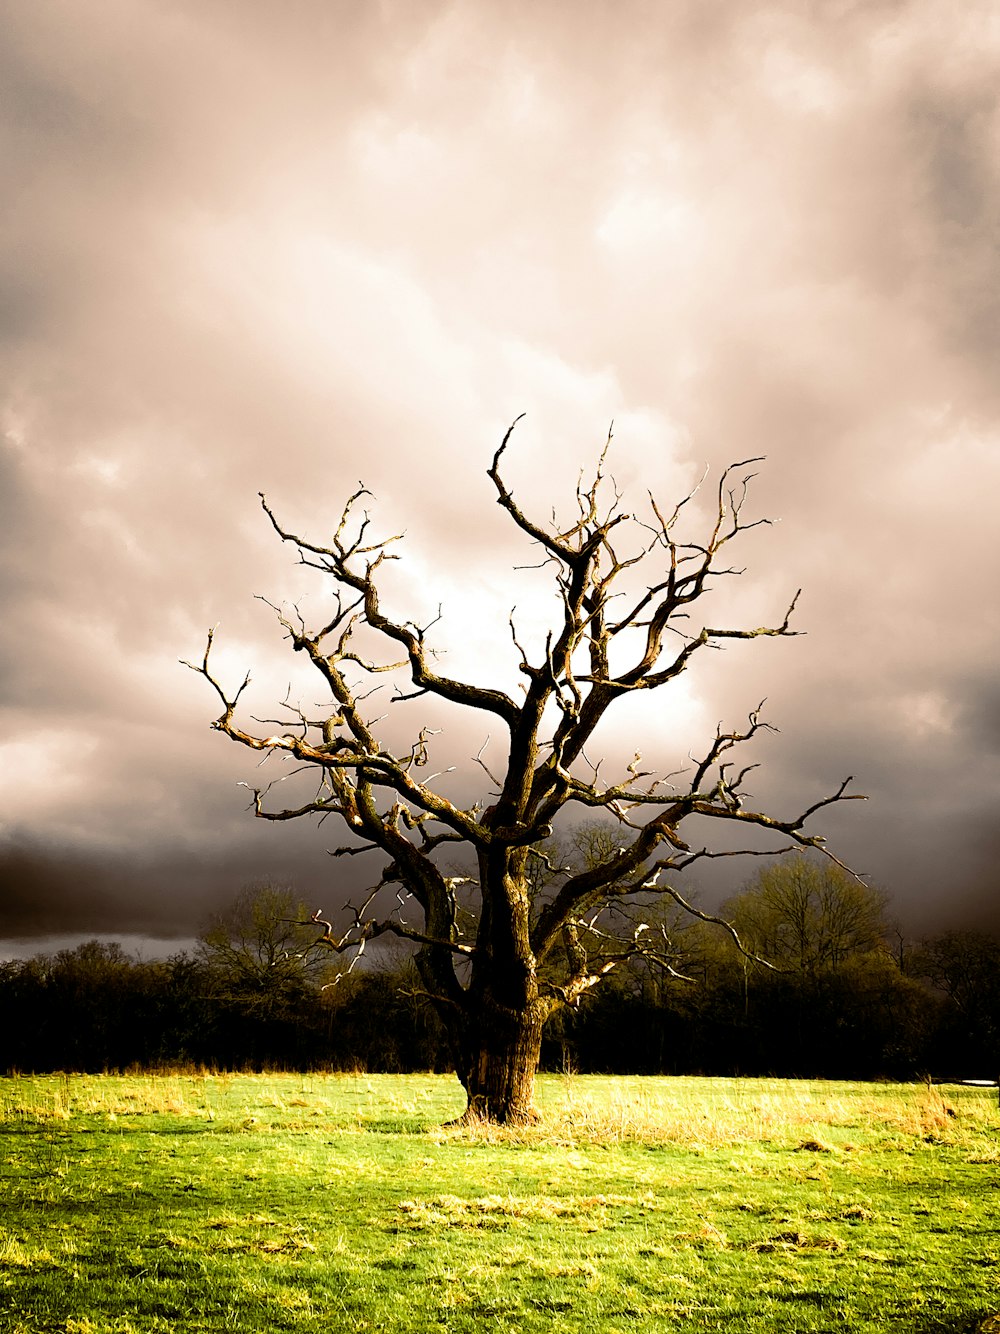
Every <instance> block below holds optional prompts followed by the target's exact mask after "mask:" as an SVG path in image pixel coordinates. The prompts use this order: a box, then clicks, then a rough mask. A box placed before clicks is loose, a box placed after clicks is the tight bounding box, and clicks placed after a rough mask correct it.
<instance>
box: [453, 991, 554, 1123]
mask: <svg viewBox="0 0 1000 1334" xmlns="http://www.w3.org/2000/svg"><path fill="white" fill-rule="evenodd" d="M548 1009H549V1007H548V1006H547V1005H546V1004H545V1003H544V1002H542V1001H540V1000H535V1001H532V1002H529V1003H528V1005H526V1006H525V1007H524V1008H523V1009H517V1010H512V1009H509V1008H507V1007H504V1006H500V1005H497V1004H496V1003H495V1002H493V1003H491V1002H490V1001H489V1000H487V999H485V998H484V999H483V1000H482V1001H481V1003H480V1004H479V1005H478V1006H477V1007H476V1011H477V1012H476V1013H474V1014H471V1015H470V1016H469V1018H468V1021H467V1023H466V1025H465V1032H464V1033H463V1041H462V1043H461V1047H460V1053H459V1061H458V1077H459V1079H460V1080H461V1082H462V1086H463V1088H464V1089H465V1092H466V1094H467V1096H468V1100H469V1101H468V1106H467V1107H466V1110H465V1112H464V1114H463V1115H462V1116H461V1117H460V1118H459V1122H458V1124H472V1123H474V1122H477V1121H492V1122H494V1123H495V1124H497V1125H531V1124H533V1123H534V1122H535V1121H537V1120H538V1113H537V1112H536V1111H535V1105H534V1099H535V1071H536V1070H537V1069H538V1060H539V1056H540V1054H541V1047H542V1028H543V1027H544V1024H545V1020H546V1017H547V1015H548Z"/></svg>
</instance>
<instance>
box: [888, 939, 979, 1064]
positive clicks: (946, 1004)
mask: <svg viewBox="0 0 1000 1334" xmlns="http://www.w3.org/2000/svg"><path fill="white" fill-rule="evenodd" d="M910 967H911V968H912V970H913V972H914V973H915V974H916V975H917V976H919V977H923V978H925V979H926V980H927V981H928V982H929V983H930V984H931V986H932V987H933V988H934V989H935V991H936V992H937V993H938V995H939V996H941V997H942V999H943V1014H942V1016H941V1024H940V1029H939V1045H938V1050H937V1051H936V1053H935V1066H936V1068H937V1069H938V1070H941V1069H945V1070H949V1071H952V1072H960V1073H965V1074H966V1075H969V1076H970V1077H971V1076H972V1075H981V1076H984V1077H989V1078H995V1077H996V1075H997V1074H998V1072H1000V940H997V938H996V937H995V936H991V935H989V934H988V933H987V932H985V931H945V932H942V933H941V934H940V935H937V936H932V937H930V938H929V939H927V940H925V941H923V942H922V944H921V946H920V948H919V949H918V950H917V951H916V952H915V954H914V956H913V958H912V959H911V960H910Z"/></svg>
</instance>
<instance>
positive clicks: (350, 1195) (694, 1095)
mask: <svg viewBox="0 0 1000 1334" xmlns="http://www.w3.org/2000/svg"><path fill="white" fill-rule="evenodd" d="M539 1105H540V1107H541V1108H542V1111H543V1121H542V1124H541V1125H539V1126H538V1127H534V1128H532V1129H530V1130H521V1131H517V1132H513V1131H499V1130H495V1129H493V1130H490V1129H484V1130H482V1131H481V1132H478V1133H475V1132H471V1131H468V1130H462V1131H459V1130H451V1129H442V1128H441V1123H442V1122H443V1121H445V1120H447V1119H448V1118H449V1117H451V1116H454V1115H456V1114H457V1113H458V1112H459V1111H460V1110H461V1107H462V1099H461V1097H460V1096H459V1089H458V1086H457V1084H456V1083H455V1081H454V1080H453V1079H450V1078H445V1077H431V1076H410V1077H395V1076H370V1077H369V1076H363V1075H361V1076H348V1075H330V1076H317V1075H308V1076H303V1075H266V1076H263V1075H262V1076H242V1075H240V1076H226V1075H192V1076H183V1075H160V1076H152V1075H136V1076H131V1077H112V1076H102V1077H91V1076H76V1075H74V1076H52V1077H45V1078H42V1077H39V1078H13V1079H5V1080H0V1331H3V1334H37V1332H40V1331H56V1330H58V1331H65V1334H112V1332H113V1334H132V1332H133V1331H134V1332H136V1334H138V1332H139V1331H143V1332H145V1331H168V1330H170V1331H174V1330H183V1331H187V1330H198V1331H220V1332H221V1331H227V1334H234V1332H235V1334H244V1332H245V1331H268V1332H270V1331H285V1330H287V1331H295V1332H296V1334H306V1332H307V1331H309V1332H310V1334H311V1332H313V1331H315V1332H316V1334H319V1331H323V1334H331V1332H333V1331H341V1330H371V1331H383V1330H384V1331H388V1332H389V1334H397V1332H398V1334H401V1332H402V1331H427V1330H430V1331H439V1330H440V1331H445V1330H448V1331H456V1332H457V1331H470V1332H471V1331H477V1334H478V1331H482V1330H487V1331H488V1330H511V1331H522V1330H523V1331H546V1334H552V1332H558V1331H568V1330H588V1331H594V1334H597V1332H598V1331H599V1332H600V1334H613V1332H614V1331H620V1332H621V1334H625V1331H638V1330H643V1331H653V1330H671V1331H679V1332H680V1331H695V1330H726V1331H759V1332H761V1334H763V1331H768V1332H770V1331H788V1332H789V1334H791V1332H793V1331H794V1334H805V1332H806V1331H831V1332H832V1331H837V1334H844V1332H845V1331H852V1330H880V1331H890V1330H891V1331H894V1332H899V1331H920V1332H921V1334H925V1332H926V1334H930V1332H931V1331H938V1332H940V1334H944V1332H945V1331H947V1332H949V1334H956V1332H958V1331H971V1330H974V1329H976V1328H977V1327H978V1326H979V1325H980V1323H981V1322H983V1321H984V1320H987V1318H988V1317H989V1316H990V1315H991V1314H992V1313H995V1312H998V1311H1000V1141H998V1136H997V1131H998V1128H1000V1114H998V1111H997V1107H996V1094H995V1093H994V1092H990V1091H983V1092H980V1091H977V1090H973V1089H951V1088H949V1089H947V1090H938V1089H936V1088H926V1087H923V1086H919V1085H918V1086H905V1087H904V1086H898V1085H870V1084H845V1083H823V1082H791V1081H779V1080H750V1079H747V1080H722V1079H638V1078H636V1079H600V1078H590V1077H581V1076H571V1077H568V1078H561V1077H557V1076H550V1077H546V1078H542V1079H541V1080H540V1081H539ZM987 1328H989V1324H987ZM996 1328H998V1329H1000V1323H998V1324H997V1326H996Z"/></svg>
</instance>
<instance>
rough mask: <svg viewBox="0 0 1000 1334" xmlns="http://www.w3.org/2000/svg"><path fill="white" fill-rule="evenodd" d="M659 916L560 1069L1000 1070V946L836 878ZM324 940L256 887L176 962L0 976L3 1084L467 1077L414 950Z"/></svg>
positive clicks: (799, 874) (578, 1010) (120, 957)
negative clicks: (918, 936) (413, 1074)
mask: <svg viewBox="0 0 1000 1334" xmlns="http://www.w3.org/2000/svg"><path fill="white" fill-rule="evenodd" d="M595 836H596V835H595V834H594V831H589V833H588V834H587V837H590V838H593V837H595ZM645 909H646V911H645V912H644V913H643V914H642V916H643V918H644V920H642V921H641V922H635V923H633V931H635V930H636V928H638V931H639V935H640V937H641V938H643V939H646V940H648V941H650V942H651V946H650V947H649V948H647V949H645V950H644V951H643V952H636V953H634V954H633V955H632V956H631V957H630V958H628V959H626V960H624V961H623V962H622V963H621V965H620V966H619V967H618V968H616V970H615V972H614V974H613V975H612V976H611V977H609V978H608V979H607V981H606V983H605V985H604V986H602V987H601V988H598V989H595V990H594V991H592V992H590V993H588V994H586V995H583V996H581V997H580V998H579V1000H578V1003H576V1004H575V1005H568V1006H564V1007H562V1008H560V1009H559V1010H558V1011H556V1012H555V1013H554V1015H553V1016H552V1017H551V1018H550V1020H549V1022H548V1024H547V1025H546V1027H545V1030H544V1034H543V1039H542V1048H541V1062H542V1068H545V1069H550V1070H564V1071H580V1072H608V1073H623V1074H624V1073H640V1074H698V1073H701V1074H718V1075H767V1074H773V1075H784V1076H803V1077H829V1078H880V1077H886V1078H904V1079H905V1078H914V1077H920V1076H923V1075H928V1074H931V1075H934V1076H937V1077H942V1078H945V1077H966V1078H992V1077H994V1076H995V1075H996V1074H997V1072H998V1069H1000V940H998V939H997V938H995V937H994V936H992V935H989V934H986V933H983V932H973V931H947V932H944V933H941V934H938V935H936V936H934V937H932V938H929V939H927V940H924V941H922V942H919V943H911V942H907V941H906V940H904V938H903V937H902V935H901V934H900V933H899V932H898V931H896V930H894V929H893V927H892V924H891V921H890V917H889V912H888V903H887V900H886V896H885V895H884V894H882V893H881V892H879V891H878V890H875V889H872V888H870V887H867V886H865V885H862V884H860V883H859V882H857V881H856V880H854V879H853V878H852V877H850V876H849V875H847V874H846V873H845V872H843V871H841V869H840V868H839V867H838V866H837V865H835V864H833V863H829V862H827V863H825V864H824V863H820V862H817V861H815V860H813V859H811V858H810V857H808V856H798V857H795V858H793V859H791V860H789V861H784V862H779V863H776V864H774V865H772V866H768V867H766V868H765V869H763V870H762V871H761V872H760V873H759V874H758V875H757V876H755V877H754V879H753V880H751V881H750V882H749V884H747V885H746V886H745V887H744V888H743V889H742V890H741V891H740V892H739V893H737V894H736V895H734V896H733V897H732V898H731V899H730V900H729V901H728V902H727V903H726V904H724V905H723V909H722V911H721V913H720V914H719V917H720V918H721V919H722V920H723V921H724V922H725V923H726V924H727V925H725V926H720V925H719V924H718V922H717V921H716V920H703V919H701V918H699V917H697V916H695V917H692V916H691V915H690V914H689V913H680V912H678V913H677V915H676V916H673V917H671V916H669V915H668V914H666V913H665V912H664V911H663V908H662V905H659V904H657V903H656V902H650V903H649V904H647V905H645ZM711 916H712V915H710V914H705V918H709V917H711ZM314 919H315V914H313V913H311V912H310V911H309V909H308V907H307V905H305V904H304V903H302V902H300V901H298V900H297V898H296V896H295V895H294V894H293V893H292V892H291V891H290V890H287V889H282V888H275V887H267V886H265V887H256V888H253V889H248V890H246V891H245V892H244V893H243V894H241V895H240V896H239V898H238V899H237V900H236V901H235V902H234V903H233V904H232V906H231V907H230V909H229V910H228V911H226V912H225V913H222V914H220V915H218V916H217V917H216V918H214V919H213V920H212V921H211V923H210V924H209V925H208V926H207V927H206V929H205V931H204V932H203V934H202V936H201V938H200V940H199V941H198V944H197V946H196V948H195V949H194V950H193V951H185V952H181V953H178V954H176V955H174V956H173V957H171V958H169V959H165V960H144V959H141V958H136V957H132V956H130V955H128V954H127V953H126V952H125V951H124V950H123V949H122V948H121V947H120V946H118V945H116V944H109V943H106V942H101V941H96V940H95V941H90V942H88V943H86V944H83V945H80V946H78V947H77V948H76V949H72V950H61V951H59V952H57V953H55V954H52V955H38V956H36V957H34V958H31V959H27V960H11V961H7V962H4V963H0V1069H4V1070H6V1071H8V1072H10V1071H14V1070H19V1071H24V1072H28V1071H33V1072H44V1071H51V1070H77V1071H102V1070H122V1069H129V1068H135V1067H143V1068H156V1067H165V1066H177V1065H184V1064H193V1065H198V1066H207V1067H215V1068H220V1069H262V1068H286V1069H333V1070H367V1071H415V1070H437V1071H443V1070H451V1069H453V1068H454V1066H453V1054H452V1048H451V1047H450V1045H449V1038H448V1034H447V1032H446V1031H445V1028H444V1026H443V1024H442V1022H441V1020H440V1018H439V1016H438V1014H437V1012H436V1010H435V1008H434V1006H433V1005H431V1004H430V1003H429V1000H428V997H427V995H426V992H425V990H424V988H423V986H422V982H421V977H420V974H419V971H418V969H417V968H416V966H415V964H414V961H413V958H412V956H411V955H410V954H409V953H408V952H407V950H406V949H405V948H404V947H403V946H400V947H399V948H398V949H397V950H396V952H395V953H393V952H392V951H391V950H390V951H388V952H386V951H383V952H382V954H381V955H380V956H379V958H378V959H377V960H376V961H374V962H370V961H369V960H368V959H367V958H366V959H365V960H364V961H363V966H358V967H354V968H351V969H350V970H349V971H345V967H344V965H343V963H342V962H339V961H338V960H337V958H336V957H335V956H334V955H332V954H331V952H329V951H327V950H324V949H322V948H317V942H318V931H319V928H318V926H317V925H316V924H315V920H314ZM320 943H321V942H320ZM331 960H332V961H331Z"/></svg>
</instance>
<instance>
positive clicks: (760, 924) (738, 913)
mask: <svg viewBox="0 0 1000 1334" xmlns="http://www.w3.org/2000/svg"><path fill="white" fill-rule="evenodd" d="M887 905H888V898H887V896H886V894H885V892H884V891H883V890H881V889H876V888H874V887H872V886H870V885H866V884H864V883H862V882H861V881H860V880H858V878H857V877H856V876H853V875H851V874H850V873H849V872H847V871H845V870H844V869H843V867H841V866H838V865H837V864H836V863H834V862H831V861H829V860H827V861H823V862H819V861H817V860H816V859H815V858H813V857H807V856H804V855H797V856H792V857H789V858H786V859H785V860H784V861H781V862H777V863H775V864H774V865H771V866H766V867H763V868H762V869H761V870H759V871H758V872H757V874H756V875H755V876H754V878H753V879H752V880H751V881H750V883H749V884H748V885H747V886H746V888H744V889H742V890H741V891H740V892H739V893H738V894H736V895H735V896H734V897H733V898H731V899H729V900H728V901H727V902H726V904H725V905H724V907H723V912H724V914H725V916H726V918H727V919H728V920H729V921H730V922H732V924H733V926H734V927H735V928H736V931H737V932H738V934H739V936H740V939H741V940H742V941H743V943H744V944H745V945H746V947H747V948H748V949H749V950H751V951H752V952H753V953H755V954H758V955H760V956H761V957H762V958H764V959H766V960H767V961H768V963H769V964H771V965H773V966H775V967H777V968H780V969H784V970H788V969H791V970H794V971H797V972H800V973H806V974H809V975H815V974H817V973H820V972H823V971H828V970H830V969H833V968H838V967H840V966H841V965H842V964H844V963H846V962H847V960H848V959H856V958H857V957H858V956H861V955H872V954H877V955H884V954H885V953H886V952H887V949H888V945H887V940H888V936H889V930H890V928H889V923H888V920H887V916H886V913H887Z"/></svg>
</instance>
